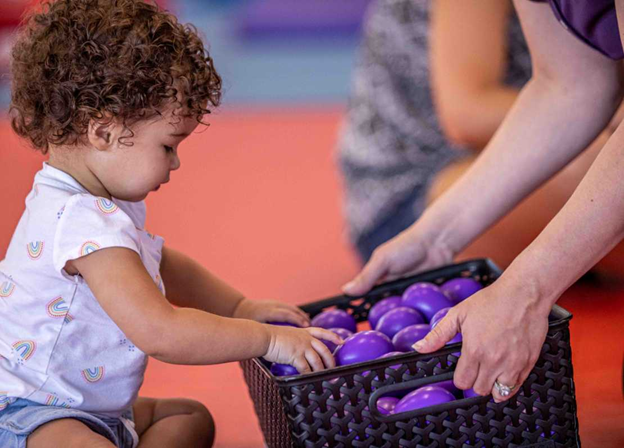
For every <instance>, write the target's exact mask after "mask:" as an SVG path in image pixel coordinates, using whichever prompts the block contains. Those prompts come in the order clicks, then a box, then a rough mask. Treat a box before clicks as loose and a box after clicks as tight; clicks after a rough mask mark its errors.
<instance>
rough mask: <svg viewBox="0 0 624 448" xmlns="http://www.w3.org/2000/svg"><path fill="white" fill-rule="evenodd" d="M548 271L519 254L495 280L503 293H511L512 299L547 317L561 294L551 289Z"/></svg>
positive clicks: (551, 284)
mask: <svg viewBox="0 0 624 448" xmlns="http://www.w3.org/2000/svg"><path fill="white" fill-rule="evenodd" d="M547 272H548V270H547V269H544V267H543V265H542V264H541V263H539V261H538V260H535V259H532V258H531V257H530V256H528V255H526V254H524V252H523V253H522V254H520V255H519V256H518V257H517V258H516V259H515V260H514V261H513V262H512V263H511V265H510V266H509V268H507V270H506V271H505V272H504V273H503V275H502V276H501V277H500V278H499V279H498V280H497V283H498V282H501V286H503V288H504V289H505V291H511V292H512V294H514V299H515V300H516V301H519V302H520V303H522V304H524V305H525V306H526V307H528V308H532V309H534V310H535V311H536V312H537V313H538V314H540V315H543V316H546V317H547V316H548V315H549V314H550V311H551V309H552V307H553V305H554V304H555V303H556V302H557V299H558V298H559V297H560V295H561V292H559V291H558V290H557V289H555V288H553V284H556V283H557V282H553V281H552V279H549V278H548V275H547Z"/></svg>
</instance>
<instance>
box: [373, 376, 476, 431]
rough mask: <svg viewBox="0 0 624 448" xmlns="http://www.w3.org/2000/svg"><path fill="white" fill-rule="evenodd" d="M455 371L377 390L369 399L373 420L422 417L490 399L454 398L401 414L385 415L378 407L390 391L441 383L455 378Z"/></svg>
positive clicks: (383, 420)
mask: <svg viewBox="0 0 624 448" xmlns="http://www.w3.org/2000/svg"><path fill="white" fill-rule="evenodd" d="M453 374H454V372H448V373H443V374H441V375H433V376H428V377H425V378H419V379H417V380H411V381H406V382H404V383H398V384H390V385H389V386H382V387H380V388H379V389H377V390H375V392H373V393H372V395H371V396H370V398H369V399H368V409H369V411H370V413H371V417H372V419H373V420H376V421H378V422H380V423H393V422H397V421H399V420H407V419H411V418H414V417H420V416H422V415H427V414H434V413H438V412H443V411H448V410H449V409H453V408H456V407H457V406H458V405H464V404H468V405H471V404H476V403H480V402H482V401H485V400H488V396H484V397H471V398H462V399H460V400H453V401H450V402H448V403H442V404H437V405H435V406H427V407H425V408H420V409H415V410H413V411H409V412H401V413H400V414H392V415H383V414H382V413H381V412H379V409H378V408H377V401H378V400H379V399H380V398H381V397H382V396H384V395H386V394H388V393H390V392H398V391H401V390H407V389H417V388H419V387H422V386H426V385H428V384H432V383H439V382H441V381H447V380H451V379H453Z"/></svg>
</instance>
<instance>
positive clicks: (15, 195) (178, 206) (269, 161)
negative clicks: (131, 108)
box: [0, 109, 624, 448]
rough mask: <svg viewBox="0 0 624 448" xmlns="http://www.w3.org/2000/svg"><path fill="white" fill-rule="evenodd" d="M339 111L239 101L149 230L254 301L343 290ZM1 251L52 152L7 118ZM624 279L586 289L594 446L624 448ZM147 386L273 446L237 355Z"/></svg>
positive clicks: (220, 430) (579, 296)
mask: <svg viewBox="0 0 624 448" xmlns="http://www.w3.org/2000/svg"><path fill="white" fill-rule="evenodd" d="M340 117H341V111H340V110H339V109H299V110H294V111H293V110H279V109H256V110H244V111H243V110H230V111H224V112H221V113H219V114H216V115H214V116H213V117H211V122H212V123H213V125H212V126H211V127H210V128H208V129H207V130H205V131H203V132H202V133H201V134H197V135H193V136H192V137H191V138H190V139H189V141H188V143H187V144H185V145H184V146H183V147H182V148H181V159H182V168H181V170H179V171H177V172H175V173H173V175H172V182H171V183H169V184H167V185H166V186H164V187H163V188H162V189H161V190H160V191H159V192H158V193H157V194H155V195H154V196H153V197H151V198H149V199H148V203H149V215H148V216H149V218H148V229H149V230H150V231H152V232H154V233H158V234H160V235H163V236H164V237H165V239H166V242H167V244H169V245H171V246H172V247H176V248H178V249H182V250H184V251H186V252H187V253H188V254H190V255H191V256H193V257H195V258H197V259H198V260H199V261H201V262H202V263H204V264H205V265H206V266H208V267H209V269H211V270H212V271H213V272H215V273H216V274H218V275H220V276H221V277H222V278H224V279H225V280H227V281H229V282H230V283H231V284H233V285H235V286H236V287H237V288H239V289H240V290H242V291H243V292H245V293H246V294H247V295H248V296H249V297H253V298H275V299H280V300H284V301H288V302H291V303H304V302H307V301H311V300H316V299H318V298H322V297H325V296H329V295H333V294H335V293H337V292H338V290H339V287H340V285H341V284H342V283H343V282H345V281H346V280H348V279H350V278H351V276H352V275H353V274H354V273H355V272H356V270H357V263H356V260H355V258H354V256H353V255H352V254H351V252H350V250H349V247H348V246H347V244H346V241H345V238H344V235H343V220H342V218H341V215H340V185H339V181H338V177H337V174H336V169H335V165H334V161H333V155H332V149H333V147H334V145H335V140H336V133H337V130H338V126H339V121H340ZM0 141H1V142H2V143H1V145H0V168H1V172H2V175H1V177H0V197H1V198H2V204H3V207H2V215H1V217H2V219H0V257H2V256H3V255H4V252H5V250H6V246H7V244H8V242H9V239H10V236H11V232H12V230H13V228H14V226H15V224H16V223H17V220H18V219H19V216H20V214H21V212H22V208H23V199H24V197H25V195H26V193H27V191H28V190H29V189H30V185H31V181H32V175H33V174H34V173H35V172H36V171H37V170H38V169H39V167H40V165H41V162H42V160H43V159H42V158H41V157H40V156H38V155H37V154H34V153H32V152H31V151H30V150H29V149H28V148H26V147H23V144H22V143H20V142H19V141H18V139H17V138H16V137H15V136H13V134H12V132H11V130H10V127H9V125H8V123H7V121H6V120H2V121H0ZM623 299H624V288H621V287H620V288H611V289H607V288H605V287H602V288H599V287H596V286H586V285H582V286H576V287H574V288H573V289H572V290H571V291H570V292H568V293H567V294H566V296H565V297H564V298H563V299H562V301H561V302H560V304H562V305H563V306H564V307H566V308H568V309H569V310H571V311H572V312H573V313H574V314H575V317H574V319H573V321H572V339H573V353H574V354H573V356H574V367H575V378H576V383H577V393H578V404H579V419H580V425H581V436H582V440H583V446H584V447H599V448H611V447H613V448H616V447H623V446H624V400H623V397H622V385H621V383H622V355H623V353H624V338H623V337H622V336H623V335H624V332H623V331H622V327H623V326H624V300H623ZM141 394H142V395H145V396H153V397H172V396H185V397H191V398H194V399H197V400H200V401H202V402H203V403H205V404H206V405H207V406H208V407H209V408H210V409H211V411H212V413H213V415H214V416H215V419H216V422H217V444H216V446H217V447H221V448H226V447H228V448H256V447H261V446H262V436H261V433H260V431H259V429H258V426H257V420H256V417H255V415H254V413H253V407H252V404H251V402H250V400H249V397H248V395H247V391H246V388H245V385H244V383H243V380H242V375H241V372H240V369H239V367H238V365H237V364H230V365H221V366H207V367H184V366H174V365H167V364H163V363H160V362H157V361H153V360H152V361H151V362H150V366H149V368H148V371H147V375H146V380H145V384H144V386H143V389H142V391H141Z"/></svg>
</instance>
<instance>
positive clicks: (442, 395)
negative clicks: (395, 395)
mask: <svg viewBox="0 0 624 448" xmlns="http://www.w3.org/2000/svg"><path fill="white" fill-rule="evenodd" d="M453 400H455V396H454V395H453V394H452V393H450V392H449V391H448V390H446V389H444V388H442V387H437V386H425V387H421V388H418V389H416V390H415V391H413V392H410V393H409V394H407V395H406V396H405V397H403V398H402V399H401V401H399V402H398V403H397V405H396V406H395V407H394V413H395V414H399V413H401V412H407V411H413V410H415V409H420V408H426V407H428V406H435V405H437V404H442V403H448V402H449V401H453Z"/></svg>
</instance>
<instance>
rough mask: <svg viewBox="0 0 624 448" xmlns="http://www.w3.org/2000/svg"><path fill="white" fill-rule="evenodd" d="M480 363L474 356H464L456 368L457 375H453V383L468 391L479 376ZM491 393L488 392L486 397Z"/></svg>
mask: <svg viewBox="0 0 624 448" xmlns="http://www.w3.org/2000/svg"><path fill="white" fill-rule="evenodd" d="M479 369H480V366H479V362H478V360H477V359H475V358H474V357H472V356H469V355H467V354H463V353H462V355H461V356H460V357H459V361H457V367H456V368H455V374H454V375H453V383H454V384H455V386H456V387H457V388H458V389H461V390H468V389H471V388H472V387H473V386H474V383H475V380H476V379H477V376H478V375H479ZM488 393H489V391H488V392H486V393H485V394H484V395H487V394H488Z"/></svg>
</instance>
